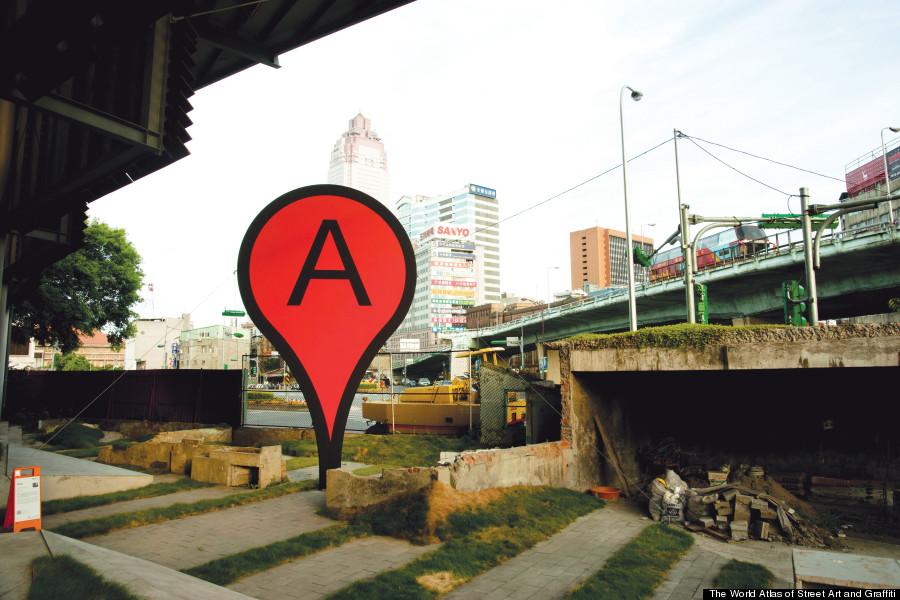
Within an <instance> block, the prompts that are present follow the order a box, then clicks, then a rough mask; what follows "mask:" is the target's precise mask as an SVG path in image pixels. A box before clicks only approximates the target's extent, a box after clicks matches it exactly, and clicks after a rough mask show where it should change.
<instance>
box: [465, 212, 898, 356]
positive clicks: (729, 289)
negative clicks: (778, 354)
mask: <svg viewBox="0 0 900 600" xmlns="http://www.w3.org/2000/svg"><path fill="white" fill-rule="evenodd" d="M821 257H822V262H821V268H820V269H819V270H818V271H817V277H816V279H817V283H818V297H819V318H820V319H822V320H825V319H836V318H844V317H852V316H859V315H865V314H876V313H883V312H886V311H887V310H888V305H887V302H888V299H890V298H892V297H900V231H898V229H897V228H896V227H895V228H888V227H884V228H879V229H876V230H873V231H864V232H859V233H855V232H841V233H836V234H834V235H832V236H830V237H827V238H825V240H824V241H823V244H822V248H821ZM788 279H797V280H801V281H802V280H803V279H804V262H803V244H802V242H793V243H790V244H785V245H784V246H781V247H778V248H777V249H775V250H772V251H769V252H768V253H766V254H762V255H757V256H754V257H750V258H747V259H744V260H741V261H736V262H732V263H728V264H725V265H723V266H719V267H716V268H712V269H707V270H704V271H701V272H700V273H699V274H698V275H697V276H696V277H695V281H696V282H697V283H703V284H706V285H707V286H708V292H709V318H710V322H714V323H728V324H731V323H732V322H733V321H734V320H735V319H739V318H745V317H755V318H758V319H761V320H768V321H770V322H782V315H783V306H784V305H783V300H782V296H781V283H782V282H783V281H785V280H788ZM635 296H636V301H637V312H638V324H639V326H640V327H647V326H650V325H665V324H671V323H680V322H685V293H684V282H683V280H681V279H673V280H667V281H661V282H656V283H651V284H645V285H642V286H639V287H638V288H637V290H636V293H635ZM627 329H628V297H627V294H626V293H625V292H624V290H623V292H622V293H620V294H617V295H614V296H611V297H606V298H593V297H589V298H585V299H584V300H581V301H578V302H573V303H571V304H566V305H564V306H560V307H555V308H552V309H548V310H545V311H543V312H539V313H534V314H531V315H528V316H527V317H525V318H522V319H518V320H516V321H510V322H507V323H502V324H500V325H495V326H492V327H488V328H483V329H476V330H471V331H466V332H461V333H459V334H457V335H455V336H453V338H452V340H453V347H454V348H462V347H466V346H467V345H468V342H469V341H470V340H472V339H475V340H477V341H478V344H479V345H480V346H489V345H490V343H491V340H497V339H504V338H505V337H507V336H521V337H522V338H523V340H524V344H525V345H526V346H529V345H533V344H534V343H536V342H543V341H552V340H558V339H562V338H566V337H569V336H572V335H577V334H579V333H591V332H594V333H598V332H600V333H602V332H614V331H625V330H627Z"/></svg>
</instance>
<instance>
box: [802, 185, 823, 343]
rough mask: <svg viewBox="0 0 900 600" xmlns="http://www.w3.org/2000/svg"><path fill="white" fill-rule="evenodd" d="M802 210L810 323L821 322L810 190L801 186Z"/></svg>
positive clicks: (816, 323)
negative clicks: (810, 212)
mask: <svg viewBox="0 0 900 600" xmlns="http://www.w3.org/2000/svg"><path fill="white" fill-rule="evenodd" d="M800 212H801V214H802V215H803V217H802V221H803V259H804V262H805V264H806V293H807V295H808V296H809V301H808V302H809V324H810V325H813V326H815V325H818V324H819V300H818V298H819V295H818V293H817V292H816V268H815V263H814V262H813V239H812V219H811V218H810V216H809V190H808V189H807V188H805V187H802V188H800Z"/></svg>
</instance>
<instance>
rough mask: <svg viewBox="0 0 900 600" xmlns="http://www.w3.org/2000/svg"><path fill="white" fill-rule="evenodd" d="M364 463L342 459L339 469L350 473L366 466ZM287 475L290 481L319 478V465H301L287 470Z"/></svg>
mask: <svg viewBox="0 0 900 600" xmlns="http://www.w3.org/2000/svg"><path fill="white" fill-rule="evenodd" d="M368 466H369V465H367V464H366V463H358V462H352V461H343V462H342V463H341V470H342V471H347V472H348V473H352V472H353V471H355V470H357V469H362V468H363V467H368ZM287 477H288V479H290V480H291V481H309V480H310V479H318V478H319V465H313V466H311V467H302V468H300V469H293V470H291V471H288V472H287Z"/></svg>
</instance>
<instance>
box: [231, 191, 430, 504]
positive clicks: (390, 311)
mask: <svg viewBox="0 0 900 600" xmlns="http://www.w3.org/2000/svg"><path fill="white" fill-rule="evenodd" d="M237 275H238V285H239V287H240V290H241V298H243V301H244V306H245V307H246V309H247V312H248V314H249V315H250V318H251V319H252V320H253V323H254V324H255V325H256V327H258V328H259V330H260V331H261V332H262V334H263V335H264V336H265V337H266V338H268V340H269V341H270V342H271V343H272V345H273V346H275V347H276V348H277V349H278V351H279V352H280V354H281V356H282V357H284V360H285V362H286V363H287V365H288V367H289V368H290V371H291V374H292V375H293V376H294V377H295V378H296V380H297V382H298V383H299V384H300V388H301V390H302V391H303V397H304V398H305V399H306V402H307V405H308V406H309V411H310V415H311V417H312V421H313V426H314V427H315V430H316V445H317V446H318V449H319V487H320V488H324V487H325V484H326V481H325V474H326V472H327V470H328V469H336V468H340V466H341V448H342V446H343V438H344V429H345V427H346V424H347V415H348V414H349V411H350V405H351V404H352V403H353V397H354V395H355V393H356V390H357V387H358V386H359V382H360V381H361V380H362V377H363V375H365V372H366V368H367V367H368V366H369V364H371V362H372V359H373V358H374V357H375V354H376V353H377V352H378V350H379V348H381V346H382V345H383V344H384V342H385V341H386V340H387V338H388V337H389V336H390V335H391V334H392V333H393V332H394V330H395V329H396V328H397V327H398V326H399V325H400V323H401V321H402V320H403V318H404V317H405V316H406V313H407V311H408V310H409V306H410V304H411V303H412V296H413V291H414V288H415V281H416V266H415V258H414V256H413V249H412V244H411V243H410V241H409V237H407V235H406V232H405V231H404V230H403V227H402V226H401V225H400V222H399V221H398V220H397V218H396V217H394V215H393V214H392V213H391V212H390V211H389V210H388V209H387V207H385V206H384V205H383V204H381V203H380V202H378V201H377V200H375V199H374V198H372V197H371V196H368V195H366V194H364V193H362V192H360V191H357V190H354V189H351V188H347V187H343V186H338V185H314V186H309V187H304V188H300V189H297V190H294V191H292V192H289V193H287V194H285V195H283V196H281V197H280V198H278V199H277V200H275V201H274V202H272V203H271V204H269V205H268V206H266V207H265V208H264V209H263V210H262V211H261V212H260V213H259V215H257V216H256V218H255V219H254V220H253V222H252V223H251V224H250V227H249V229H247V233H246V234H245V235H244V240H243V242H242V243H241V249H240V254H239V256H238V270H237Z"/></svg>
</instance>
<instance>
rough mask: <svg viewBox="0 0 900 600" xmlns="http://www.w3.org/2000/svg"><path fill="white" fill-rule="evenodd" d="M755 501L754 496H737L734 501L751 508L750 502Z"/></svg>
mask: <svg viewBox="0 0 900 600" xmlns="http://www.w3.org/2000/svg"><path fill="white" fill-rule="evenodd" d="M752 500H753V496H746V495H744V494H736V495H735V497H734V501H735V502H736V503H737V504H744V505H746V506H750V502H751V501H752Z"/></svg>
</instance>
